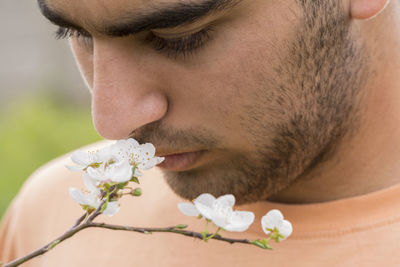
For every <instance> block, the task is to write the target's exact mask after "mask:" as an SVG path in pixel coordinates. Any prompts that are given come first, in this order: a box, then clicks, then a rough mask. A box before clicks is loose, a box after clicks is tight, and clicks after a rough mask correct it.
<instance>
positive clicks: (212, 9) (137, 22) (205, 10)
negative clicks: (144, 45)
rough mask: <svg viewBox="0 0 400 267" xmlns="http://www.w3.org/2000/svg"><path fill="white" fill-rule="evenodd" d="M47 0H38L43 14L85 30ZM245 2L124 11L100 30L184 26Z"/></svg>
mask: <svg viewBox="0 0 400 267" xmlns="http://www.w3.org/2000/svg"><path fill="white" fill-rule="evenodd" d="M45 1H46V0H37V2H38V5H39V8H40V10H41V12H42V14H43V16H45V17H46V18H47V19H48V20H50V21H51V22H52V23H54V24H56V25H58V26H61V27H65V28H72V29H75V30H78V31H85V30H84V29H83V28H82V27H81V26H79V25H77V24H75V23H74V22H72V21H70V20H69V19H67V16H65V15H63V14H62V13H60V12H59V11H57V10H52V9H50V8H49V7H48V5H47V4H46V2H45ZM241 1H242V0H203V1H200V2H199V1H198V2H192V3H190V2H188V3H185V2H177V3H168V4H162V5H161V4H160V5H161V6H160V7H152V8H151V9H153V10H151V9H149V10H139V11H137V12H136V14H134V13H132V14H130V13H127V14H124V15H123V16H121V17H120V20H121V22H120V23H115V24H114V25H103V26H102V27H101V29H97V30H98V32H100V33H103V34H105V35H108V36H111V37H123V36H128V35H131V34H138V33H140V32H143V31H149V30H154V29H166V28H174V27H178V26H184V25H187V24H191V23H194V22H196V21H198V20H199V19H201V18H204V17H207V16H209V15H211V14H213V13H216V12H220V11H223V10H227V9H230V8H233V7H234V6H236V5H237V4H238V3H239V2H241Z"/></svg>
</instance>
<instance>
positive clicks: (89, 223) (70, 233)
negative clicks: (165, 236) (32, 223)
mask: <svg viewBox="0 0 400 267" xmlns="http://www.w3.org/2000/svg"><path fill="white" fill-rule="evenodd" d="M85 215H86V214H85ZM98 215H99V214H97V213H96V211H95V212H94V213H93V214H92V216H93V219H94V218H95V217H97V216H98ZM92 216H91V217H92ZM82 217H83V216H82ZM82 217H81V218H79V220H81V219H82ZM91 217H89V219H88V220H87V221H86V222H84V223H83V224H80V225H78V226H76V227H73V228H71V229H70V230H68V231H67V232H66V233H64V234H63V235H62V236H60V237H58V238H57V239H55V240H54V241H52V242H50V243H48V244H47V245H45V246H44V247H42V248H40V249H37V250H35V251H33V252H31V253H29V254H28V255H26V256H24V257H21V258H19V259H16V260H14V261H12V262H9V263H7V264H6V265H4V266H3V267H15V266H19V265H20V264H22V263H24V262H26V261H28V260H31V259H33V258H36V257H38V256H40V255H43V254H44V253H46V252H48V251H50V250H51V249H53V248H54V247H55V246H57V245H58V244H59V243H61V242H62V241H64V240H66V239H68V238H70V237H72V236H73V235H75V234H76V233H78V232H80V231H82V230H84V229H86V228H91V227H96V228H104V229H111V230H119V231H129V232H137V233H142V234H151V233H175V234H180V235H184V236H189V237H194V238H197V239H201V240H204V239H203V236H202V235H201V233H197V232H192V231H187V230H182V229H179V227H177V226H171V227H166V228H143V227H130V226H120V225H111V224H105V223H95V222H92V221H91V220H90V218H91ZM79 220H78V221H79ZM212 235H213V234H209V235H207V237H209V238H210V237H211V239H215V240H219V241H224V242H228V243H230V244H234V243H242V244H249V245H253V243H252V241H250V240H248V239H232V238H225V237H222V236H220V235H214V236H212Z"/></svg>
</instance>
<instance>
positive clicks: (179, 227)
mask: <svg viewBox="0 0 400 267" xmlns="http://www.w3.org/2000/svg"><path fill="white" fill-rule="evenodd" d="M175 228H176V229H186V228H188V226H187V225H186V224H178V225H177V226H175Z"/></svg>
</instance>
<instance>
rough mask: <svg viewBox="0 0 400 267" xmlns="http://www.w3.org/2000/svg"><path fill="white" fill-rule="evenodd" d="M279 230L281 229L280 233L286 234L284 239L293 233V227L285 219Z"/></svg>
mask: <svg viewBox="0 0 400 267" xmlns="http://www.w3.org/2000/svg"><path fill="white" fill-rule="evenodd" d="M278 230H279V233H280V234H281V235H283V236H284V238H283V240H284V239H286V238H288V237H289V236H290V235H291V234H292V232H293V227H292V224H291V223H290V222H289V221H287V220H284V221H283V223H282V225H281V227H279V228H278Z"/></svg>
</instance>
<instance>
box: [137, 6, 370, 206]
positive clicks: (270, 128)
mask: <svg viewBox="0 0 400 267" xmlns="http://www.w3.org/2000/svg"><path fill="white" fill-rule="evenodd" d="M301 6H302V9H303V10H304V16H303V17H302V19H301V22H300V24H299V25H300V26H299V30H298V31H297V33H296V34H295V35H294V36H293V38H291V40H290V41H287V42H286V43H285V45H284V47H285V52H286V53H283V54H285V55H286V56H284V57H282V58H280V60H279V62H280V64H278V66H277V67H275V68H274V72H275V73H274V75H265V76H269V77H265V79H263V80H264V81H265V84H260V86H259V88H258V89H257V90H255V91H254V92H253V93H254V94H253V95H252V97H251V99H252V101H251V103H252V104H251V106H250V105H249V106H244V110H247V113H246V114H243V116H242V118H241V122H242V123H241V124H242V125H241V126H242V127H243V129H248V133H249V135H250V136H251V137H250V138H249V140H251V142H252V144H253V146H254V147H256V148H257V149H256V150H255V151H253V152H252V153H251V154H241V153H235V152H232V153H231V154H230V155H228V156H227V157H225V158H224V159H221V160H220V162H213V164H209V165H207V166H202V167H200V168H196V169H193V170H189V171H182V172H168V171H165V172H164V174H165V179H166V181H167V183H168V185H169V186H170V187H171V189H172V190H173V191H174V192H175V193H176V194H178V195H179V196H181V197H183V198H186V199H189V200H192V199H194V198H196V197H197V196H198V195H200V194H202V193H211V194H213V195H214V196H216V197H218V196H220V195H224V194H233V195H234V196H235V197H236V203H237V204H245V203H251V202H256V201H260V200H267V199H269V198H271V197H273V196H274V195H275V194H277V193H278V192H279V191H281V190H283V189H285V188H287V187H289V186H290V185H291V184H293V183H294V182H296V181H300V180H301V179H307V177H309V176H310V173H311V172H312V170H314V169H315V168H317V167H319V166H321V165H322V164H323V163H324V162H326V161H328V160H329V159H331V158H332V157H333V156H334V155H335V150H336V149H337V148H338V146H339V144H340V143H341V142H342V140H343V139H344V137H351V136H353V135H354V134H355V133H356V132H357V129H358V128H359V125H360V121H361V116H362V110H361V109H362V105H361V103H362V92H361V90H360V89H361V88H362V87H363V82H364V81H365V77H366V75H367V73H368V71H367V67H366V64H365V61H366V60H367V56H366V53H364V52H365V51H364V49H363V48H362V47H361V46H360V45H357V43H356V42H355V41H354V40H353V39H352V36H351V33H350V20H349V18H348V17H347V16H345V14H346V13H345V12H344V11H343V8H342V6H341V4H340V1H335V0H331V1H330V0H329V1H301ZM266 49H268V47H267V46H266ZM271 76H272V77H274V78H271ZM266 84H268V87H269V88H272V89H273V90H267V89H266V87H267V85H266ZM271 116H274V117H276V118H280V119H279V120H278V122H271V120H270V119H269V118H271ZM190 132H192V133H196V134H190V133H189V132H186V133H184V132H173V131H172V130H171V129H167V128H166V127H163V125H162V123H161V122H155V123H153V124H150V125H147V126H144V127H143V129H140V130H139V131H135V132H134V133H133V134H132V137H133V138H136V139H137V140H139V141H141V142H143V141H152V143H155V144H157V140H163V139H164V140H165V139H167V140H180V141H176V144H175V145H177V146H179V145H180V144H182V145H183V144H191V145H190V147H193V146H194V145H193V144H195V145H198V146H199V147H202V148H204V147H209V148H211V149H212V148H213V147H217V146H218V145H219V144H220V140H222V138H221V137H216V135H213V134H210V132H207V130H204V131H203V130H201V129H200V130H199V129H196V130H193V131H190ZM267 133H268V134H267ZM211 136H213V137H211ZM266 136H270V138H267V137H266ZM172 145H174V144H172ZM182 147H184V146H182Z"/></svg>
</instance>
